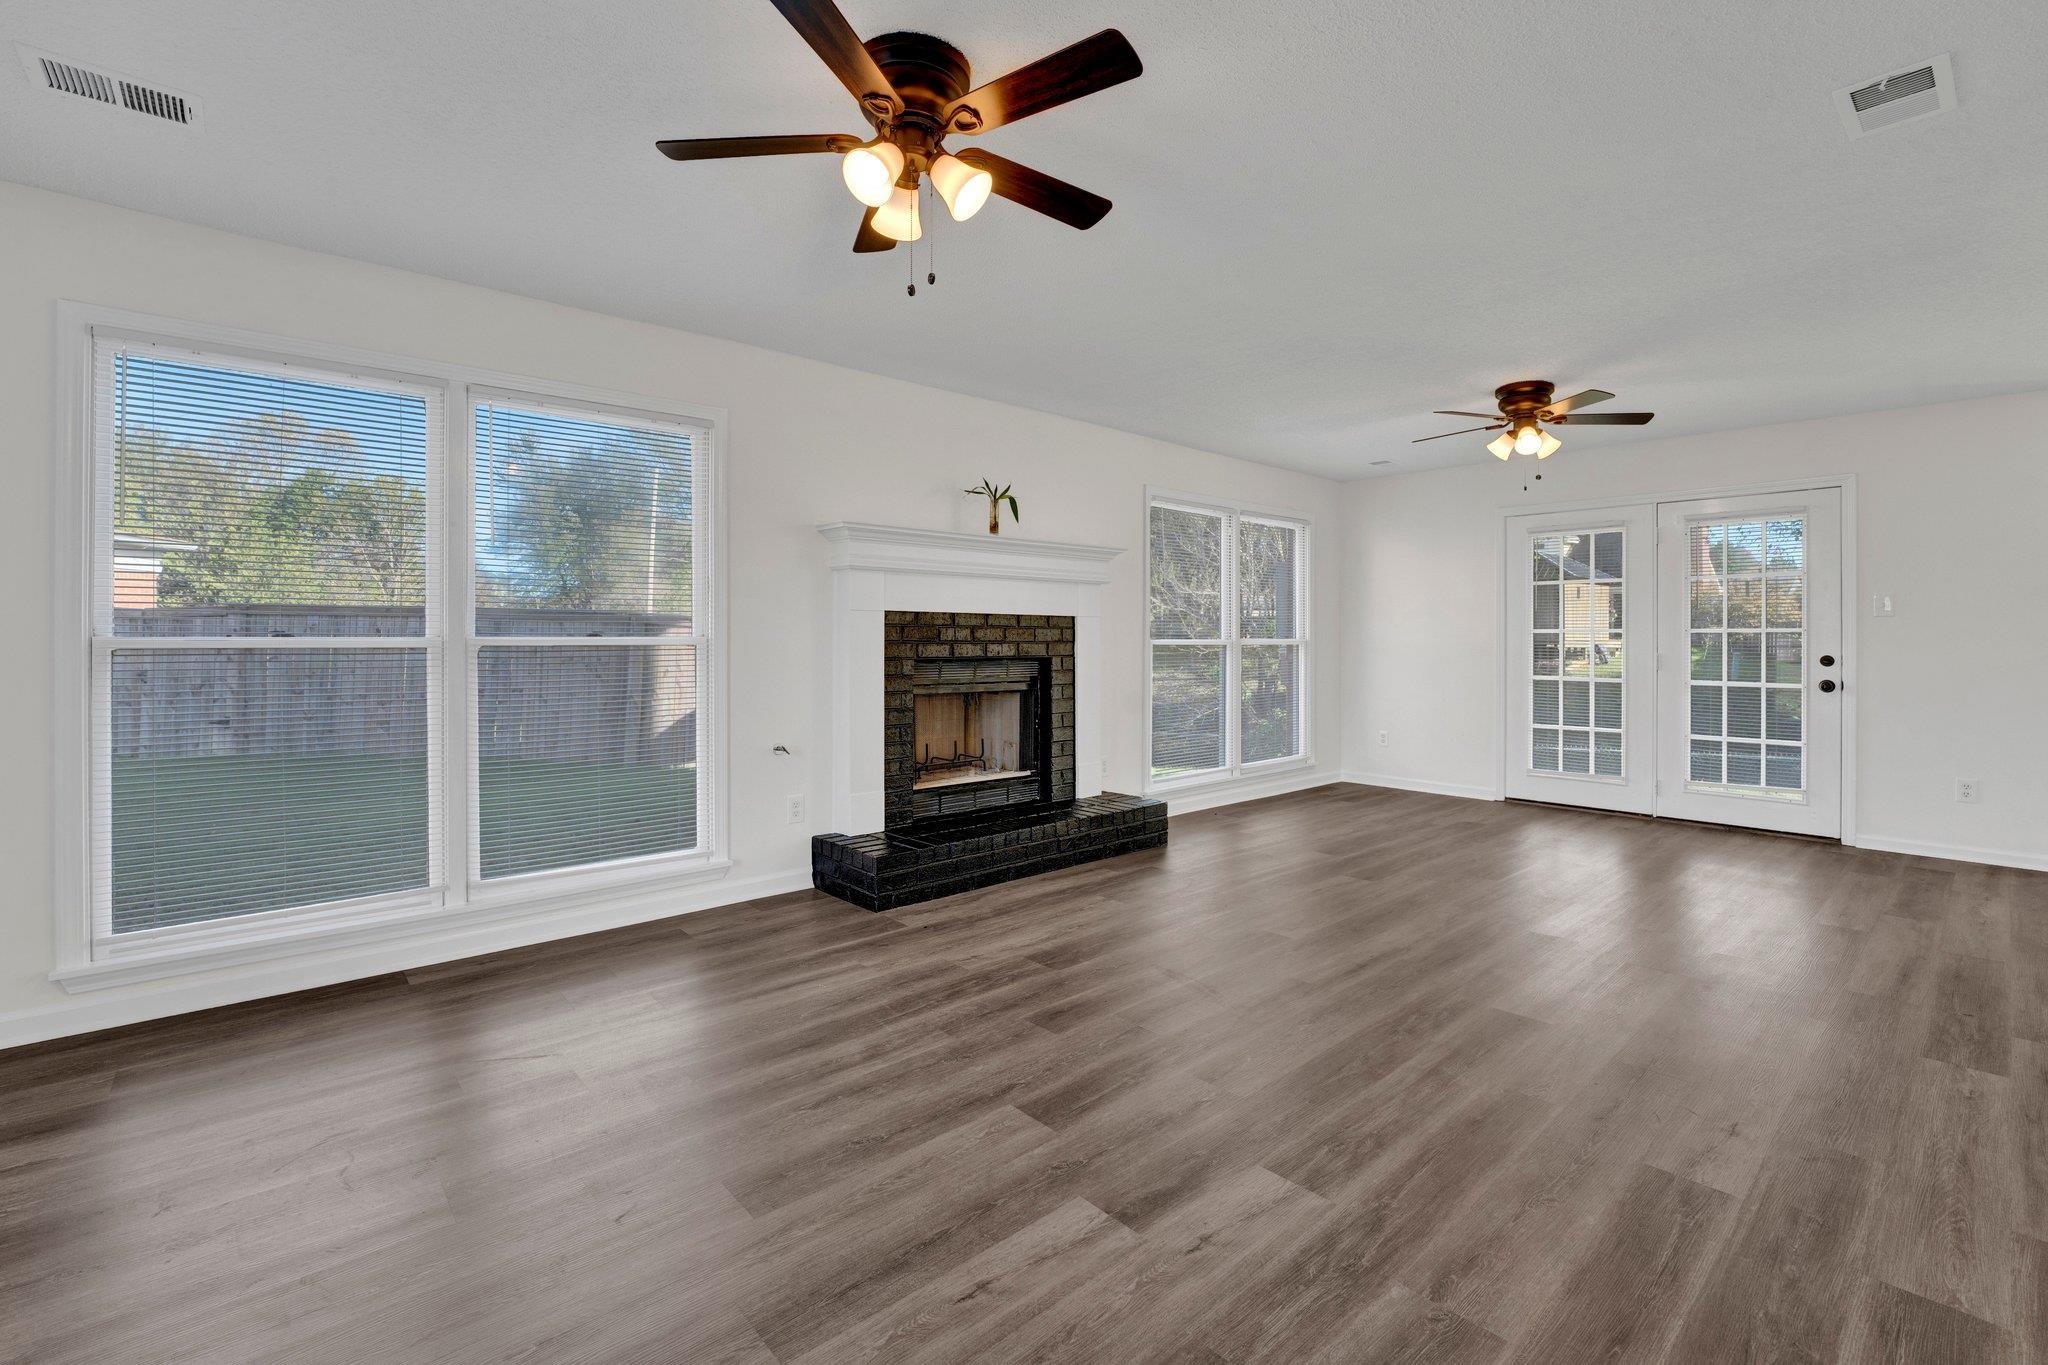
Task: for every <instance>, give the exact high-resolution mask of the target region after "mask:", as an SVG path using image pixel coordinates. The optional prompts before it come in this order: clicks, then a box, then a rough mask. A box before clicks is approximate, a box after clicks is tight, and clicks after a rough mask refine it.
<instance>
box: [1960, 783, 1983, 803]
mask: <svg viewBox="0 0 2048 1365" xmlns="http://www.w3.org/2000/svg"><path fill="white" fill-rule="evenodd" d="M1983 790H1984V789H1983V784H1982V783H1980V782H1979V781H1977V779H1976V778H1974V777H1959V778H1957V779H1956V800H1958V801H1960V802H1962V803H1963V804H1964V805H1966V806H1974V805H1976V804H1977V800H1978V798H1979V797H1980V796H1982V795H1983Z"/></svg>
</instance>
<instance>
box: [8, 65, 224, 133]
mask: <svg viewBox="0 0 2048 1365" xmlns="http://www.w3.org/2000/svg"><path fill="white" fill-rule="evenodd" d="M20 51H21V64H22V66H23V68H25V69H26V70H27V72H28V74H29V79H31V80H33V81H35V82H36V84H38V85H40V86H42V87H43V88H44V89H45V90H48V91H50V92H51V93H53V94H59V95H76V96H78V97H79V98H81V99H88V100H91V101H93V102H94V103H95V104H105V105H109V106H111V107H113V108H116V109H126V110H129V111H130V112H132V113H137V114H147V115H148V116H149V117H151V118H160V119H163V120H164V121H166V122H168V123H177V124H184V125H187V126H190V125H191V124H195V123H197V122H198V121H199V101H197V100H195V99H193V98H192V97H191V96H190V95H181V94H179V93H178V92H176V91H174V90H166V89H164V88H163V87H162V86H160V85H154V84H151V83H150V82H148V81H143V80H137V79H136V78H134V77H133V76H124V75H121V74H120V73H118V72H113V71H108V70H105V69H104V68H95V67H90V66H86V65H84V64H83V63H80V62H74V61H69V60H67V59H66V58H63V57H58V56H55V55H53V54H51V53H48V52H40V51H37V50H36V49H34V48H31V47H22V48H21V49H20Z"/></svg>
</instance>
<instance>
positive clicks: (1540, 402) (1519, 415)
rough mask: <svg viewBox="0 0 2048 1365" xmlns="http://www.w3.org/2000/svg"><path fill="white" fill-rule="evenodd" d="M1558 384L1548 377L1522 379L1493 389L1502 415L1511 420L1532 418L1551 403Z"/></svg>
mask: <svg viewBox="0 0 2048 1365" xmlns="http://www.w3.org/2000/svg"><path fill="white" fill-rule="evenodd" d="M1556 392H1557V386H1556V385H1555V384H1553V383H1551V382H1550V381H1549V380H1547V379H1522V380H1517V381H1516V382H1515V383H1512V384H1503V385H1501V386H1500V387H1499V388H1497V389H1495V390H1494V391H1493V397H1494V400H1495V401H1496V402H1498V403H1499V404H1500V413H1501V416H1503V417H1505V418H1507V419H1508V421H1510V422H1516V421H1520V420H1521V419H1523V418H1532V417H1534V416H1535V415H1536V414H1537V413H1539V412H1541V411H1543V410H1544V409H1545V408H1547V407H1549V406H1550V404H1551V399H1552V396H1553V395H1554V394H1555V393H1556Z"/></svg>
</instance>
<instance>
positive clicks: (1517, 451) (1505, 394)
mask: <svg viewBox="0 0 2048 1365" xmlns="http://www.w3.org/2000/svg"><path fill="white" fill-rule="evenodd" d="M1555 392H1557V386H1556V385H1555V384H1552V383H1551V382H1550V381H1549V380H1547V379H1523V380H1518V381H1516V382H1515V383H1513V384H1503V385H1501V386H1500V387H1499V388H1497V389H1495V390H1494V391H1493V399H1494V402H1495V403H1497V404H1498V405H1499V407H1500V417H1501V420H1499V421H1498V422H1490V423H1488V424H1487V425H1486V426H1483V427H1466V428H1464V429H1463V430H1462V431H1446V432H1441V433H1439V434H1437V435H1435V436H1422V437H1418V438H1417V439H1416V440H1414V441H1412V442H1410V444H1411V445H1420V444H1421V443H1422V442H1424V441H1441V440H1443V439H1444V438H1445V437H1446V436H1465V435H1469V434H1470V433H1472V432H1475V431H1498V432H1499V433H1500V435H1498V436H1496V437H1494V438H1493V439H1492V440H1491V441H1488V442H1487V443H1486V448H1487V450H1488V451H1489V452H1491V453H1492V455H1493V456H1494V458H1495V459H1499V460H1508V459H1512V458H1514V457H1515V456H1517V455H1534V456H1535V457H1536V458H1537V459H1539V460H1547V459H1549V458H1550V457H1551V456H1552V455H1555V454H1556V453H1557V452H1558V450H1559V449H1560V448H1561V447H1562V446H1563V445H1564V442H1563V441H1560V440H1559V439H1558V438H1557V437H1556V435H1554V434H1553V433H1552V432H1550V431H1549V430H1547V429H1546V427H1545V424H1546V423H1548V424H1550V425H1551V426H1567V425H1570V424H1571V423H1574V422H1576V423H1578V424H1579V425H1580V426H1610V427H1639V426H1642V425H1644V424H1645V423H1647V422H1648V421H1649V420H1650V419H1651V418H1652V417H1654V416H1656V414H1655V413H1653V412H1595V413H1583V412H1580V411H1579V409H1580V408H1589V407H1591V406H1593V404H1595V403H1605V402H1606V401H1607V400H1608V399H1610V398H1612V397H1614V395H1613V394H1611V393H1609V392H1608V391H1607V390H1605V389H1583V390H1581V391H1579V392H1578V393H1575V394H1573V395H1572V396H1571V397H1569V398H1558V399H1552V398H1551V395H1552V394H1553V393H1555ZM1437 415H1438V416H1439V417H1485V416H1488V414H1487V413H1483V412H1462V411H1459V410H1457V409H1444V408H1439V409H1438V410H1437Z"/></svg>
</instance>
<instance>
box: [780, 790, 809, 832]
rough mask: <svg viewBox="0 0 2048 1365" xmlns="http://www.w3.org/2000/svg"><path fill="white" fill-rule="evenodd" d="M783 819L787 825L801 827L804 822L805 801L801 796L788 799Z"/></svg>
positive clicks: (784, 807)
mask: <svg viewBox="0 0 2048 1365" xmlns="http://www.w3.org/2000/svg"><path fill="white" fill-rule="evenodd" d="M782 819H783V822H784V823H785V824H791V825H801V824H802V823H803V822H804V799H803V798H802V797H801V796H792V797H788V798H786V804H785V805H784V806H783V811H782Z"/></svg>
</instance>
